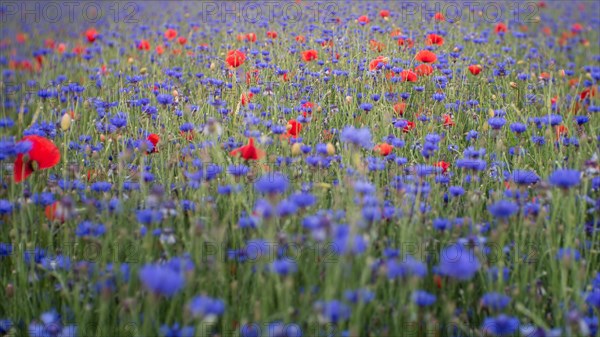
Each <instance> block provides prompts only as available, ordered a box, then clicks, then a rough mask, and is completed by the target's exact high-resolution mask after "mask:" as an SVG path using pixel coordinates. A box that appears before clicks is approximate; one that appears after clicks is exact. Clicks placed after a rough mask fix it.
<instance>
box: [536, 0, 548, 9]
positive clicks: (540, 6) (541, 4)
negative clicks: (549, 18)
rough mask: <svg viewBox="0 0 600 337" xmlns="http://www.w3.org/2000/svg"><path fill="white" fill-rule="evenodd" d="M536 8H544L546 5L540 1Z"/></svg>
mask: <svg viewBox="0 0 600 337" xmlns="http://www.w3.org/2000/svg"><path fill="white" fill-rule="evenodd" d="M537 6H538V8H546V3H545V2H544V1H540V2H538V3H537Z"/></svg>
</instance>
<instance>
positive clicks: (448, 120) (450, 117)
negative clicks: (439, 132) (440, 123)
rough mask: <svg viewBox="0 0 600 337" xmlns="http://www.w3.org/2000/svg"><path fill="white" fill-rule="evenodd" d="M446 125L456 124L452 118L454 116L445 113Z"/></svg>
mask: <svg viewBox="0 0 600 337" xmlns="http://www.w3.org/2000/svg"><path fill="white" fill-rule="evenodd" d="M443 117H444V126H454V125H456V123H454V121H453V120H452V116H450V115H444V116H443Z"/></svg>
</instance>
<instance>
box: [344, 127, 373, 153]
mask: <svg viewBox="0 0 600 337" xmlns="http://www.w3.org/2000/svg"><path fill="white" fill-rule="evenodd" d="M340 139H341V140H342V142H345V143H351V144H354V145H356V146H361V147H363V148H365V149H371V148H372V147H373V146H372V143H371V131H370V130H369V128H361V129H357V128H355V127H353V126H348V127H346V128H344V130H342V135H341V138H340Z"/></svg>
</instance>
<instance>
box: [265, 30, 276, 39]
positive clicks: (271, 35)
mask: <svg viewBox="0 0 600 337" xmlns="http://www.w3.org/2000/svg"><path fill="white" fill-rule="evenodd" d="M267 37H268V38H270V39H276V38H277V32H274V31H268V32H267Z"/></svg>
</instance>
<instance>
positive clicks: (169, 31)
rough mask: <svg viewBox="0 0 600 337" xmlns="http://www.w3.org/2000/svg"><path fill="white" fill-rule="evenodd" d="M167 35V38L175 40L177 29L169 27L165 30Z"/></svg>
mask: <svg viewBox="0 0 600 337" xmlns="http://www.w3.org/2000/svg"><path fill="white" fill-rule="evenodd" d="M165 37H166V38H167V40H173V39H174V38H176V37H177V31H176V30H175V29H173V28H169V29H167V30H165Z"/></svg>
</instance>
